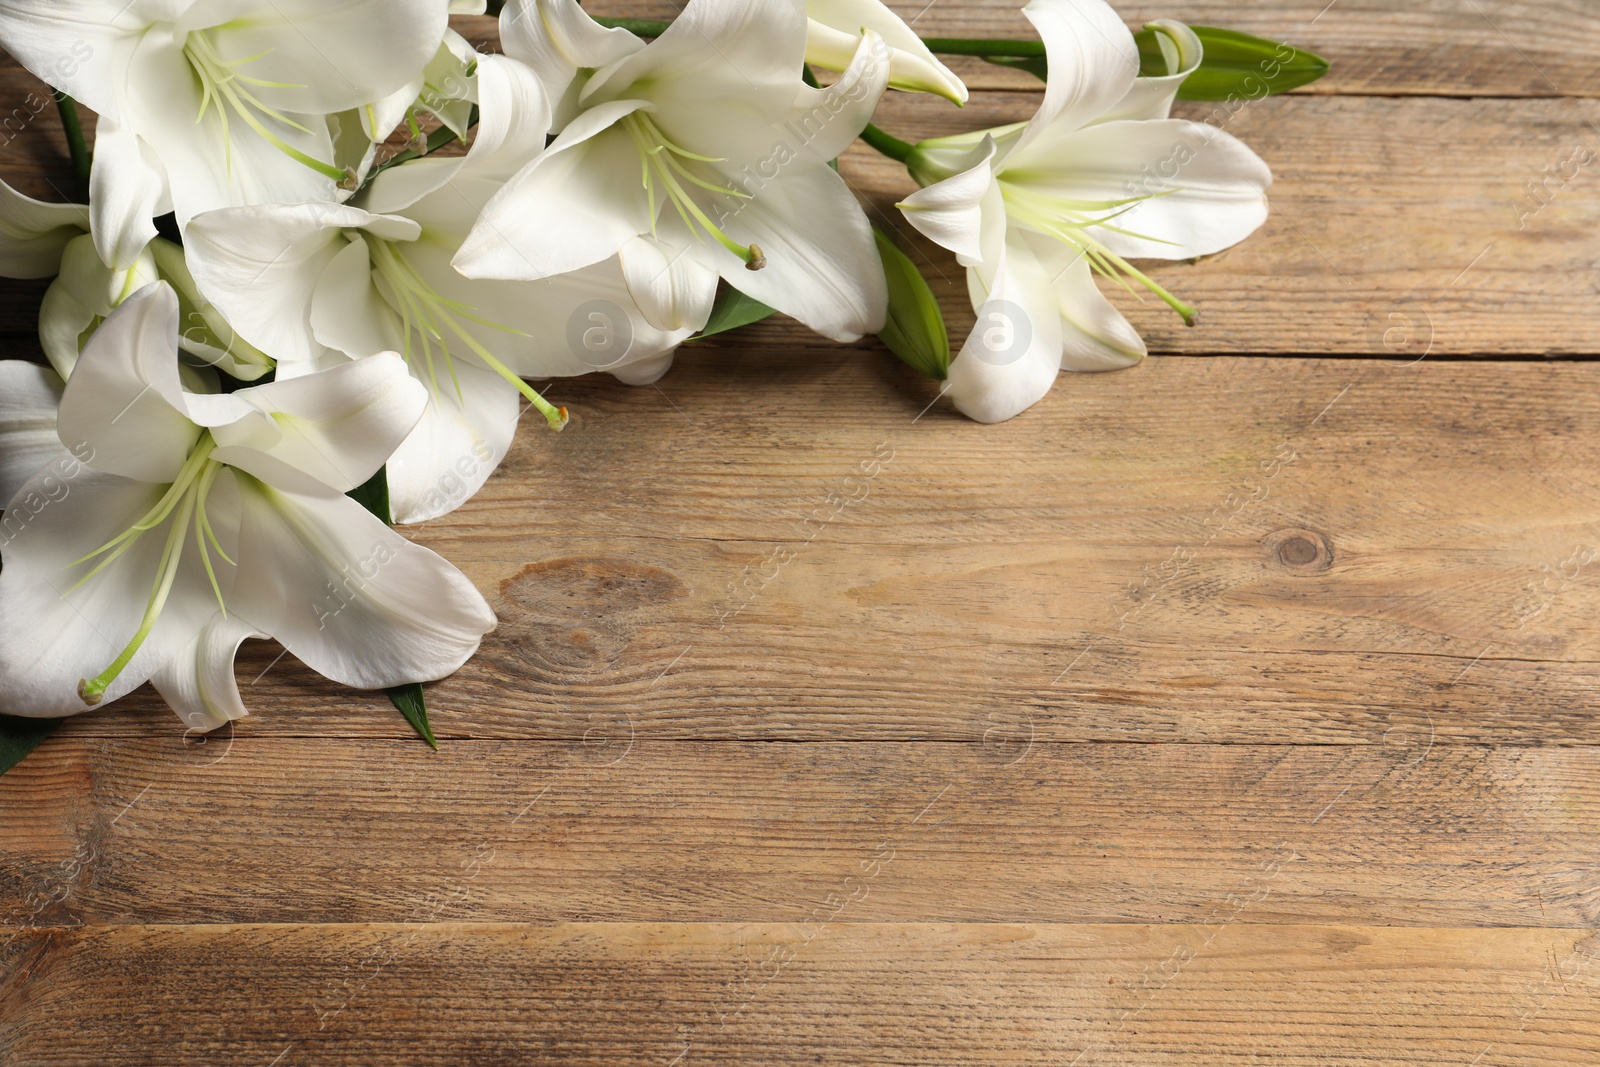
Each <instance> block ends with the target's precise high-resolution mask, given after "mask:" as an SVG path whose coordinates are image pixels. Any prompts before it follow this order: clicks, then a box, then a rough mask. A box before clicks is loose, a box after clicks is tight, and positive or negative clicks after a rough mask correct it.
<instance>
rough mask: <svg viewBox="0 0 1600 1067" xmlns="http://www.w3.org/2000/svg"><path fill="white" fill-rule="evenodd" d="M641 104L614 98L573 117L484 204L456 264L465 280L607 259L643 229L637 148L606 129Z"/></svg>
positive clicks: (646, 218)
mask: <svg viewBox="0 0 1600 1067" xmlns="http://www.w3.org/2000/svg"><path fill="white" fill-rule="evenodd" d="M644 106H646V105H644V104H643V103H641V102H640V101H637V100H626V101H618V102H616V103H614V104H609V105H604V106H602V107H597V108H593V109H590V110H589V111H586V112H584V113H583V114H582V115H581V116H579V118H578V119H576V120H574V121H573V123H572V124H571V125H569V126H568V127H567V129H566V130H565V131H564V132H563V133H562V134H561V136H560V137H558V138H557V139H556V141H555V143H554V144H552V145H551V146H550V148H549V149H547V150H546V151H545V153H544V154H543V155H542V156H540V157H539V158H538V159H536V160H534V161H533V162H532V163H530V164H529V165H528V166H527V167H526V168H524V169H523V170H522V171H521V172H520V173H519V174H518V175H517V176H516V177H514V178H512V179H511V180H510V181H509V182H507V183H506V185H505V187H504V188H503V189H501V190H500V192H498V193H496V194H495V197H494V199H493V200H491V201H489V204H488V206H487V207H486V208H485V209H484V212H483V216H482V217H481V218H480V219H479V220H478V224H477V226H475V227H474V228H473V230H472V233H471V235H470V236H468V238H467V240H466V242H465V243H464V244H463V245H462V246H461V250H460V251H459V252H458V253H457V254H456V258H455V263H456V268H457V269H458V270H460V271H461V273H463V274H465V275H466V276H467V277H469V278H506V279H516V278H521V279H535V278H548V277H550V276H552V275H556V274H565V273H567V272H568V271H573V270H578V269H579V268H581V267H587V266H589V265H590V264H593V263H599V262H601V261H602V260H606V259H610V258H611V257H612V256H614V255H616V254H617V253H618V252H619V251H620V250H621V249H622V246H623V245H625V244H627V243H628V242H629V241H631V240H633V238H635V237H637V236H638V235H639V234H641V233H646V232H648V231H649V230H650V226H651V222H652V219H651V216H650V211H649V202H648V199H647V197H646V195H645V190H644V189H643V188H642V187H641V185H640V182H639V155H638V152H637V150H636V149H635V148H634V145H633V143H632V142H631V141H630V140H629V139H628V135H627V134H626V133H625V132H624V131H622V130H620V129H615V128H612V127H613V126H614V124H615V123H616V122H617V121H618V120H619V119H621V118H622V117H623V116H625V115H629V114H632V113H633V112H634V111H637V110H639V109H640V108H641V107H644ZM656 207H657V210H658V211H659V210H660V208H661V205H660V204H657V205H656Z"/></svg>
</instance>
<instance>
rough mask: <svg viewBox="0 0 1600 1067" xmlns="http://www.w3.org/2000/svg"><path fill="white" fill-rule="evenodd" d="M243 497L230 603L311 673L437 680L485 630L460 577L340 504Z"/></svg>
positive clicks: (491, 622)
mask: <svg viewBox="0 0 1600 1067" xmlns="http://www.w3.org/2000/svg"><path fill="white" fill-rule="evenodd" d="M240 498H241V504H242V507H243V518H242V521H241V529H240V535H239V556H238V559H239V565H240V566H239V575H238V581H237V582H236V583H235V587H234V593H233V598H232V600H231V601H230V603H232V604H235V605H236V606H237V610H238V614H239V615H240V617H241V618H243V619H248V620H249V621H250V622H251V623H252V624H254V625H255V626H256V627H257V628H258V629H259V630H261V631H262V632H264V633H270V634H272V635H273V636H274V637H276V638H277V639H278V640H279V641H281V642H282V643H283V646H284V647H285V648H287V649H288V650H289V651H290V652H292V653H294V654H295V655H296V656H298V657H300V659H301V660H302V661H303V662H304V663H305V664H306V665H307V666H309V667H311V668H312V669H313V670H315V671H317V672H318V673H320V674H322V675H324V676H326V677H328V678H331V679H333V680H334V681H336V682H340V683H343V684H345V685H350V686H354V687H356V688H358V689H385V688H389V687H392V686H397V685H406V684H409V683H413V682H431V681H436V680H438V679H440V678H443V677H446V676H447V675H449V674H451V673H453V672H454V671H455V670H457V669H458V668H459V667H460V666H461V665H462V664H463V663H465V662H466V661H467V660H468V659H469V658H470V657H471V656H472V654H473V653H474V652H476V651H477V649H478V645H479V643H480V642H481V641H482V639H483V635H484V634H486V633H488V632H489V631H491V630H493V629H494V626H495V618H494V613H493V612H492V611H490V610H489V605H488V604H487V603H486V602H485V601H484V599H483V597H482V595H480V594H479V593H478V591H477V590H476V589H475V588H473V586H472V583H471V582H469V581H467V579H466V577H465V576H464V575H462V573H461V572H460V571H458V570H456V569H455V568H454V567H452V566H451V565H450V564H448V563H446V562H445V561H444V560H443V559H441V558H440V557H439V556H437V555H435V554H434V553H433V552H430V551H429V550H428V549H425V548H423V547H422V546H420V545H415V544H412V543H411V542H410V541H407V540H406V539H405V538H404V537H401V536H400V535H399V534H397V533H395V532H394V531H393V530H391V529H389V527H388V526H386V525H384V524H383V523H382V522H380V521H378V520H377V519H376V518H374V517H373V516H372V515H371V514H370V513H369V512H368V511H367V510H366V509H365V508H363V507H362V506H361V505H360V504H357V503H356V502H355V501H353V500H351V499H349V498H348V497H344V496H334V497H307V496H299V495H297V494H293V493H284V492H279V491H277V490H273V489H270V488H268V487H266V486H263V485H260V484H259V483H257V484H256V485H254V486H246V487H244V488H243V489H242V491H241V494H240ZM3 581H4V575H0V582H3ZM308 594H309V595H308Z"/></svg>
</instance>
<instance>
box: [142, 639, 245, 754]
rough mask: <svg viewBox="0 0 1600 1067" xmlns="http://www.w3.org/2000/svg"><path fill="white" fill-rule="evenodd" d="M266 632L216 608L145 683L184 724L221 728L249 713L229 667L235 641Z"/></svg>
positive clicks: (235, 651) (207, 729)
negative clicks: (201, 625) (151, 685)
mask: <svg viewBox="0 0 1600 1067" xmlns="http://www.w3.org/2000/svg"><path fill="white" fill-rule="evenodd" d="M266 636H267V635H266V634H263V633H260V632H258V631H257V630H256V629H255V627H253V626H251V625H250V624H249V623H247V622H245V621H244V620H242V619H240V618H238V617H237V616H228V615H224V614H223V613H222V612H220V611H219V612H217V613H216V614H215V615H213V616H212V617H211V621H209V622H207V623H206V624H205V626H203V627H202V628H201V629H200V630H199V631H198V632H197V633H196V634H195V635H194V638H193V639H192V640H191V641H189V643H188V644H187V645H185V646H184V647H183V648H181V649H179V650H178V651H177V652H176V653H174V655H173V657H172V659H171V660H169V661H168V662H167V664H166V665H165V666H164V667H162V668H161V669H160V670H158V671H156V672H155V674H154V675H152V676H151V678H150V682H151V684H153V685H154V686H155V687H156V691H157V692H159V693H160V694H161V696H162V698H163V699H164V700H166V702H167V703H168V704H169V705H170V706H171V707H172V710H173V711H175V712H177V713H178V718H180V719H182V720H183V722H184V724H185V725H187V726H188V727H189V729H191V730H201V731H205V732H210V731H212V730H216V729H220V728H221V727H223V726H226V725H228V723H230V722H232V721H233V720H234V719H242V718H244V717H245V716H246V715H248V714H249V712H248V711H246V710H245V706H244V701H243V700H241V699H240V698H239V680H238V679H237V678H236V677H235V676H234V671H233V662H234V659H235V657H236V656H238V654H239V646H240V645H242V644H244V643H245V642H246V641H249V640H258V641H260V640H265V639H266Z"/></svg>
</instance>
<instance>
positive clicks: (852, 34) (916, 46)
mask: <svg viewBox="0 0 1600 1067" xmlns="http://www.w3.org/2000/svg"><path fill="white" fill-rule="evenodd" d="M806 21H807V27H806V30H807V36H806V62H807V63H810V64H811V65H813V66H817V67H821V68H823V69H824V70H844V69H845V68H846V67H848V66H849V65H850V60H851V58H852V57H853V56H854V55H855V52H856V48H857V46H858V45H860V43H861V36H862V34H863V33H865V32H866V31H868V30H871V31H872V32H874V33H876V34H877V35H878V36H879V37H881V38H882V39H883V51H884V56H883V58H884V59H886V60H887V61H888V63H889V87H890V88H891V89H904V90H907V91H909V92H914V93H933V94H935V95H937V96H942V97H944V98H945V99H946V100H949V101H950V102H951V103H953V104H955V105H957V106H961V105H964V104H965V103H966V102H967V87H966V86H965V85H964V84H962V82H961V79H960V78H958V77H956V76H955V74H953V73H952V72H951V71H950V68H948V67H946V66H945V65H944V64H943V63H941V62H939V61H938V60H937V59H935V58H934V55H933V53H932V52H931V51H929V50H928V46H927V45H925V44H923V43H922V39H921V38H920V37H918V36H917V35H916V33H915V31H913V30H912V29H911V27H909V26H907V25H906V24H905V22H904V20H902V19H901V18H900V16H899V15H896V14H895V13H894V12H893V11H890V10H889V8H888V7H886V6H884V4H883V3H881V2H880V0H806Z"/></svg>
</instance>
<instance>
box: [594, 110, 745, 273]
mask: <svg viewBox="0 0 1600 1067" xmlns="http://www.w3.org/2000/svg"><path fill="white" fill-rule="evenodd" d="M620 125H621V126H622V128H623V129H624V130H626V131H627V133H628V137H629V138H631V139H632V141H633V144H634V147H635V148H636V149H638V151H639V168H640V172H641V173H640V181H641V182H642V183H643V185H644V189H645V193H646V194H647V195H648V196H649V197H650V234H651V236H655V232H656V230H655V226H656V203H657V199H658V197H660V198H663V199H665V200H666V201H667V202H669V203H671V204H672V206H673V207H674V208H676V209H677V210H678V216H679V217H680V218H682V219H683V224H684V225H685V226H687V227H688V228H689V232H690V233H692V234H694V235H695V238H696V239H697V240H699V239H701V238H700V235H701V233H705V234H707V235H709V236H710V237H711V238H712V239H713V240H715V241H716V242H717V243H718V244H719V245H721V246H722V247H723V248H726V249H727V250H728V251H730V252H732V253H733V254H734V255H736V256H738V257H739V258H740V259H741V260H743V261H744V265H745V267H746V268H748V269H750V270H760V269H761V268H763V267H765V266H766V265H767V257H766V256H764V255H763V254H762V253H761V248H760V246H759V245H753V244H752V245H742V244H740V243H739V242H738V241H735V240H734V239H733V238H731V237H729V236H728V235H727V234H725V233H723V232H722V228H721V227H720V226H718V225H717V224H716V223H715V222H712V221H711V219H710V218H709V217H708V216H707V215H706V213H705V211H704V210H703V209H701V207H700V205H699V204H697V203H695V201H694V197H692V196H690V195H689V191H688V190H687V189H685V188H684V186H683V183H684V182H688V183H689V184H690V185H694V186H698V187H699V188H701V189H705V190H707V191H709V192H713V193H716V194H717V195H719V196H731V197H734V198H736V199H739V200H749V199H750V194H749V193H742V192H740V191H738V190H737V189H730V188H728V187H727V186H726V185H717V184H716V183H714V182H711V181H708V180H706V179H705V178H702V177H701V176H700V175H698V174H696V173H695V166H694V165H695V164H697V163H699V164H707V163H725V162H727V160H725V159H718V158H716V157H714V156H699V155H695V154H694V153H693V152H691V151H689V150H688V149H687V148H683V147H681V146H679V145H676V144H674V143H672V141H671V140H669V139H668V138H667V136H666V134H664V133H662V132H661V128H660V127H659V126H657V125H656V124H655V120H654V119H652V118H651V117H650V115H649V114H648V113H647V112H644V111H635V112H633V113H632V114H631V115H628V116H626V117H625V118H624V119H623V120H622V122H621V123H620Z"/></svg>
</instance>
